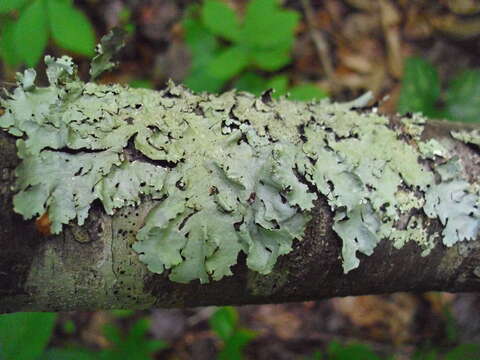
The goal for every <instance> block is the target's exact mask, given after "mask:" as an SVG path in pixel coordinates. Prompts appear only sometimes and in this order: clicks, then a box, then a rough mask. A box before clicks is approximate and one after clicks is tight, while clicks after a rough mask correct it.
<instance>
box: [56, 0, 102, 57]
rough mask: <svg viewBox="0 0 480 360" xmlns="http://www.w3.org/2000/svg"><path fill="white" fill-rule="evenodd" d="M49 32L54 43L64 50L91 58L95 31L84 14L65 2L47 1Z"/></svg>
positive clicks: (59, 0)
mask: <svg viewBox="0 0 480 360" xmlns="http://www.w3.org/2000/svg"><path fill="white" fill-rule="evenodd" d="M47 1H48V19H49V22H50V30H51V31H52V36H53V39H54V40H55V42H56V43H57V44H58V45H59V46H61V47H62V48H64V49H66V50H70V51H73V52H75V53H78V54H82V55H86V56H93V54H94V51H93V50H94V47H95V42H96V39H95V31H94V29H93V26H92V24H91V23H90V21H89V20H88V18H87V17H86V16H85V14H84V13H82V12H81V11H79V10H77V9H75V8H74V7H73V6H72V5H71V4H70V3H69V2H68V1H65V0H47Z"/></svg>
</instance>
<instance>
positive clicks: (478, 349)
mask: <svg viewBox="0 0 480 360" xmlns="http://www.w3.org/2000/svg"><path fill="white" fill-rule="evenodd" d="M478 354H480V345H478V344H462V345H458V346H457V347H456V348H454V349H453V350H450V351H449V352H448V353H447V354H446V355H445V360H476V359H478Z"/></svg>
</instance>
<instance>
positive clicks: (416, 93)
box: [397, 58, 440, 117]
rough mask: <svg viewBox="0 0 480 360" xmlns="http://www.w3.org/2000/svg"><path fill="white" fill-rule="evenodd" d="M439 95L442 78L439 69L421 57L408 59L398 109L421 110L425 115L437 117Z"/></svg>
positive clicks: (405, 111)
mask: <svg viewBox="0 0 480 360" xmlns="http://www.w3.org/2000/svg"><path fill="white" fill-rule="evenodd" d="M439 95H440V79H439V77H438V73H437V70H436V69H435V68H434V67H433V66H432V65H431V64H430V63H428V62H427V61H425V60H423V59H421V58H409V59H407V61H406V64H405V71H404V75H403V79H402V89H401V92H400V98H399V100H398V105H397V110H398V111H399V112H400V113H401V114H405V113H407V112H421V113H423V114H424V115H425V116H428V117H436V116H437V114H438V110H437V109H436V102H437V99H438V97H439Z"/></svg>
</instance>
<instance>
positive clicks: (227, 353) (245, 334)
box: [218, 329, 256, 360]
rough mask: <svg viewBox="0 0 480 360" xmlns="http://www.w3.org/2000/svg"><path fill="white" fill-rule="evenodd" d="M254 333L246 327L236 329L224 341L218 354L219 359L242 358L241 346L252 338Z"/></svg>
mask: <svg viewBox="0 0 480 360" xmlns="http://www.w3.org/2000/svg"><path fill="white" fill-rule="evenodd" d="M255 337H256V333H255V332H254V331H251V330H248V329H238V330H236V331H235V332H234V333H233V334H232V335H231V336H230V337H229V338H228V339H227V340H226V341H225V344H224V346H223V349H222V350H221V351H220V353H219V354H218V359H219V360H243V359H244V356H243V353H242V350H243V348H244V347H245V346H246V345H247V344H248V343H249V342H250V341H252V340H253V339H254V338H255Z"/></svg>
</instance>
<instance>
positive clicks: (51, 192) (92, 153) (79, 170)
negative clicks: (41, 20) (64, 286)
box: [0, 44, 480, 283]
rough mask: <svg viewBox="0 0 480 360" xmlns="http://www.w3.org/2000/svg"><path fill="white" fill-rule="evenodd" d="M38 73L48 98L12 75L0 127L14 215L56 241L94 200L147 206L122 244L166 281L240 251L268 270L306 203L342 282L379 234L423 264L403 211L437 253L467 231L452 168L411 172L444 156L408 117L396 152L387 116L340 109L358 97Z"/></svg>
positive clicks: (194, 275)
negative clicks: (301, 96)
mask: <svg viewBox="0 0 480 360" xmlns="http://www.w3.org/2000/svg"><path fill="white" fill-rule="evenodd" d="M104 48H107V46H106V45H105V44H102V47H101V48H99V49H100V50H102V49H104ZM111 48H112V49H113V48H114V47H111ZM102 51H103V50H102ZM109 56H110V55H108V54H106V53H105V55H102V54H101V53H99V57H97V58H96V59H97V60H95V61H94V64H93V65H92V76H93V75H95V76H98V74H97V73H98V72H99V71H101V70H102V69H105V68H108V67H110V58H109ZM46 62H47V74H48V78H49V80H50V86H49V87H44V88H42V87H36V86H35V82H34V79H35V72H34V71H33V70H27V71H26V72H25V73H24V75H22V76H19V86H18V87H17V88H16V89H15V90H14V92H13V93H12V94H7V99H6V100H1V105H2V106H3V107H5V109H6V111H5V114H4V115H3V116H2V117H1V118H0V127H1V128H3V129H5V130H7V131H8V132H9V133H10V134H12V135H14V136H17V137H19V139H18V140H17V148H18V154H19V157H20V158H21V159H23V161H22V164H21V165H20V166H19V167H18V168H17V171H16V174H17V178H18V180H17V183H16V191H17V194H16V196H15V198H14V206H15V211H17V212H18V213H20V214H22V215H23V216H24V217H25V218H32V217H34V216H38V215H42V214H43V213H45V212H47V213H48V216H49V219H50V220H51V221H52V232H53V233H59V232H60V231H61V230H62V226H63V225H65V224H68V223H69V222H70V221H72V220H75V219H76V220H77V222H78V223H79V224H82V223H83V222H84V220H85V219H86V217H87V216H88V212H89V209H90V207H91V204H92V203H93V202H94V201H95V200H99V201H100V202H101V203H102V204H103V207H104V209H105V211H106V212H107V213H108V214H113V213H114V212H115V210H116V209H120V208H125V207H128V206H137V205H139V204H140V203H141V202H142V200H143V199H144V198H147V199H149V200H151V201H153V202H154V203H155V206H154V207H153V209H152V210H151V211H150V212H149V214H148V216H147V217H146V218H145V222H144V224H143V226H142V228H141V229H140V230H139V231H138V233H137V234H136V239H137V241H136V242H135V243H134V244H133V248H134V250H135V251H136V252H138V253H139V256H140V260H141V261H142V262H144V263H145V264H147V266H148V269H149V270H150V271H152V272H156V273H163V272H164V271H166V270H168V271H169V274H170V275H169V276H170V279H172V280H174V281H179V282H189V281H191V280H194V279H199V280H200V281H201V282H202V283H205V282H208V281H209V280H210V279H213V280H219V279H221V278H223V277H224V276H228V275H231V274H232V271H231V267H232V266H233V265H234V264H236V263H237V258H238V254H239V253H240V252H243V253H245V254H246V262H247V266H248V267H249V268H250V269H252V270H255V271H257V272H258V273H260V274H268V273H270V272H271V271H272V269H273V266H274V265H275V263H276V261H277V258H278V257H279V256H281V255H284V254H287V253H289V252H290V251H291V249H292V243H293V240H294V239H301V238H302V236H303V233H304V230H305V226H306V224H307V222H308V221H309V210H311V209H312V207H313V203H314V200H315V199H316V198H317V196H318V195H319V194H321V195H323V196H325V197H326V199H327V201H328V204H329V205H330V207H331V209H332V211H333V212H334V224H333V229H334V231H335V232H336V233H337V234H338V235H339V237H340V238H341V239H342V242H343V245H342V259H343V270H344V272H345V273H347V272H349V271H351V270H352V269H355V268H357V267H358V266H359V262H360V260H359V258H358V257H357V256H358V253H362V254H364V255H371V254H372V253H373V251H374V249H375V247H376V246H377V244H378V243H379V242H380V241H381V240H382V239H384V238H390V239H391V240H392V241H393V243H394V246H396V247H401V246H403V245H404V244H405V243H406V242H407V241H409V240H413V241H415V242H416V243H418V244H419V246H421V248H422V249H423V254H424V255H425V254H426V253H428V251H430V249H431V248H432V247H433V246H434V244H435V235H434V236H428V233H427V232H426V230H425V229H426V224H425V223H424V222H423V221H421V220H420V218H419V219H417V217H412V215H411V212H412V211H414V212H416V213H419V212H421V211H424V212H425V214H426V215H427V216H428V218H431V219H432V220H433V219H439V220H440V222H441V223H442V224H443V226H444V229H443V232H442V238H443V243H444V244H445V245H447V246H451V245H453V244H455V243H457V242H459V241H463V240H470V239H473V238H475V237H476V236H477V234H478V232H479V221H480V220H479V215H478V199H479V196H478V193H477V192H473V191H472V190H471V187H472V186H471V184H469V183H468V182H466V181H465V180H463V179H461V171H459V170H458V169H457V170H455V169H456V168H455V166H457V163H456V162H452V161H447V162H446V163H445V164H444V165H443V166H439V167H436V169H435V171H432V170H430V168H429V167H428V166H427V165H426V164H423V163H422V162H420V161H421V160H422V159H425V158H434V157H437V158H438V157H448V154H447V153H446V151H444V149H443V148H442V147H441V145H440V144H438V143H437V142H435V141H430V142H426V143H423V142H421V141H420V135H421V133H422V130H423V124H424V121H425V120H424V118H423V117H421V116H418V115H414V116H413V118H411V119H408V120H402V126H403V128H404V131H405V132H406V133H407V134H410V136H411V137H412V138H413V139H414V141H413V144H409V143H407V142H405V141H403V140H401V139H400V138H399V133H398V131H396V130H393V129H392V128H391V125H390V124H389V121H388V119H387V118H385V117H383V116H380V115H378V114H377V113H376V112H373V111H372V112H369V113H364V114H359V113H358V112H356V111H355V110H354V109H352V108H355V107H361V106H364V105H365V102H366V101H367V100H368V96H366V97H363V98H361V99H360V100H358V101H356V102H352V103H348V104H336V103H330V102H328V101H323V102H320V103H314V102H312V103H298V102H292V101H289V100H287V99H285V98H281V99H279V100H274V99H271V98H270V97H269V94H268V93H266V94H264V95H263V97H262V98H256V97H254V96H252V95H250V94H246V93H236V92H234V91H232V92H228V93H225V94H223V95H220V96H214V95H209V94H198V95H197V94H193V93H191V92H190V91H188V90H186V89H185V88H183V87H181V86H175V85H174V84H172V83H170V84H169V86H168V88H167V89H166V90H164V91H161V92H155V91H151V90H146V89H130V88H128V87H122V86H119V85H111V86H106V85H97V84H94V83H86V84H85V83H83V82H81V81H80V80H78V78H77V77H76V68H75V66H74V64H73V63H72V62H71V60H70V59H69V58H66V57H64V58H61V59H58V60H53V59H52V58H50V57H48V58H47V59H46ZM452 169H453V170H452ZM436 174H438V175H436ZM435 176H438V177H439V180H438V181H437V180H435ZM428 218H425V219H426V220H425V221H427V222H428V221H430V220H428ZM402 223H403V224H406V225H405V227H402V226H401V224H402Z"/></svg>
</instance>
